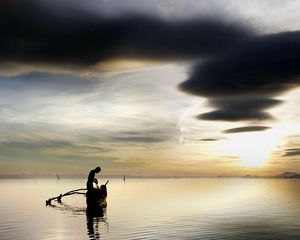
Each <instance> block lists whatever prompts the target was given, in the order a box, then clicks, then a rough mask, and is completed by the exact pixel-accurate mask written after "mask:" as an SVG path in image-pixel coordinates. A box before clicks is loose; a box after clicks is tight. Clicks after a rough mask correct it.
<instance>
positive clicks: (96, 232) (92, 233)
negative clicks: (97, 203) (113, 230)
mask: <svg viewBox="0 0 300 240" xmlns="http://www.w3.org/2000/svg"><path fill="white" fill-rule="evenodd" d="M95 215H97V216H95ZM86 216H87V218H86V224H87V234H88V237H89V239H91V240H98V239H100V236H101V232H103V230H102V229H101V226H103V225H104V226H105V227H106V230H107V229H108V223H107V219H106V209H102V212H101V211H98V212H97V214H92V215H89V214H88V212H87V215H86Z"/></svg>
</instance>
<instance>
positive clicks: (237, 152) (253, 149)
mask: <svg viewBox="0 0 300 240" xmlns="http://www.w3.org/2000/svg"><path fill="white" fill-rule="evenodd" d="M287 130H288V128H287V127H286V126H285V127H283V126H277V127H274V128H273V129H269V130H266V131H261V132H243V133H234V134H230V135H228V139H226V140H224V141H223V142H222V143H220V147H221V151H222V152H225V153H226V154H229V155H231V156H237V157H239V158H240V160H241V161H240V164H241V166H242V167H246V168H258V167H264V166H265V165H266V164H267V162H268V159H269V158H270V156H271V153H272V152H273V151H274V150H275V149H276V147H277V146H279V145H280V144H281V143H282V139H283V137H284V136H286V134H287Z"/></svg>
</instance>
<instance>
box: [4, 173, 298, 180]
mask: <svg viewBox="0 0 300 240" xmlns="http://www.w3.org/2000/svg"><path fill="white" fill-rule="evenodd" d="M125 177H126V179H148V178H149V179H187V178H190V179H193V178H194V179H197V178H242V179H254V178H264V179H266V178H268V179H274V178H278V179H299V178H300V174H298V173H296V172H285V173H282V174H279V175H274V176H259V175H241V176H229V175H228V176H227V175H224V176H223V175H220V176H154V175H153V176H151V175H149V176H142V175H125ZM85 178H87V175H84V174H74V175H59V179H58V178H57V175H56V174H11V175H0V179H57V180H60V179H85ZM100 178H121V179H123V178H124V175H101V176H100Z"/></svg>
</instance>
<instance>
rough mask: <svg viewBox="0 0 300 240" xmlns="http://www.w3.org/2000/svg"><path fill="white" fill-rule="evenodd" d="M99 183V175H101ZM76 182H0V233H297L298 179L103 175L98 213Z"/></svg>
mask: <svg viewBox="0 0 300 240" xmlns="http://www.w3.org/2000/svg"><path fill="white" fill-rule="evenodd" d="M103 182H105V180H103ZM84 186H85V180H84V179H79V180H78V179H77V180H73V179H72V180H60V181H56V180H0V190H1V199H0V211H1V212H0V239H7V240H8V239H30V240H34V239H39V240H40V239H47V240H48V239H49V240H50V239H112V240H114V239H187V240H192V239H205V240H206V239H214V240H215V239H231V240H232V239H233V240H235V239H236V240H237V239H251V240H253V239H270V240H271V239H272V240H276V239H285V240H289V239H300V180H287V179H127V180H126V183H124V182H123V181H122V180H119V179H110V183H109V185H108V194H109V195H108V208H107V210H106V212H105V214H104V216H103V217H98V218H87V216H86V214H85V198H84V197H82V196H75V197H69V198H68V197H67V198H65V200H64V205H57V207H45V205H44V204H45V199H47V198H49V197H51V196H55V195H58V194H59V193H63V192H66V191H68V190H71V189H75V188H80V187H84Z"/></svg>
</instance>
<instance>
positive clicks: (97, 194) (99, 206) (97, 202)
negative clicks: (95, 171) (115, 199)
mask: <svg viewBox="0 0 300 240" xmlns="http://www.w3.org/2000/svg"><path fill="white" fill-rule="evenodd" d="M106 184H107V183H106ZM106 184H104V185H101V186H100V188H96V189H93V190H92V191H87V193H86V205H87V209H86V213H87V215H90V216H91V215H92V216H102V215H103V210H104V209H105V208H106V207H107V202H106V198H107V188H106Z"/></svg>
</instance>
